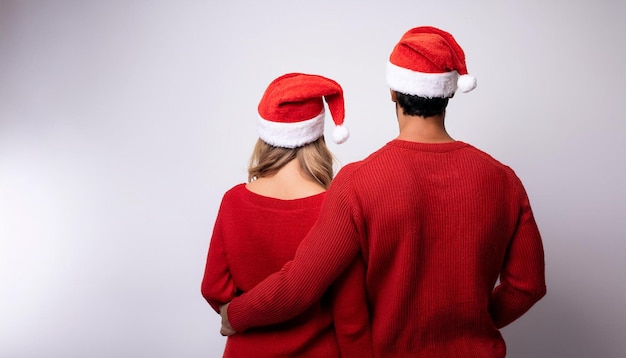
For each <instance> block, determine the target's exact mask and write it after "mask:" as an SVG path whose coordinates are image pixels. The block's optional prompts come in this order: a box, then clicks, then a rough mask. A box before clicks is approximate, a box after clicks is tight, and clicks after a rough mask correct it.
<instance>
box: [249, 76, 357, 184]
mask: <svg viewBox="0 0 626 358" xmlns="http://www.w3.org/2000/svg"><path fill="white" fill-rule="evenodd" d="M324 100H325V101H326V103H327V104H328V109H329V111H330V114H331V116H332V119H333V121H334V123H335V130H334V132H333V139H334V140H335V142H337V143H339V144H341V143H343V142H345V141H346V140H347V139H348V136H349V133H348V130H347V128H346V127H345V126H344V124H343V122H344V117H345V110H344V101H343V89H342V88H341V86H340V85H339V84H338V83H337V82H335V81H333V80H331V79H329V78H326V77H323V76H319V75H311V74H304V73H288V74H285V75H282V76H280V77H278V78H276V79H275V80H274V81H272V82H271V83H270V85H269V86H268V87H267V89H266V90H265V93H264V94H263V97H262V98H261V101H260V103H259V106H258V113H259V117H258V121H257V125H258V126H257V129H258V133H259V141H258V142H257V145H256V147H255V150H254V153H253V155H252V158H251V160H250V166H249V168H248V179H249V180H253V179H254V178H260V177H267V176H271V175H273V174H275V173H276V172H277V171H278V170H280V169H281V168H282V167H283V166H285V165H286V164H287V163H289V162H290V161H291V160H293V159H295V158H298V161H299V162H300V166H301V168H302V169H303V171H304V172H305V173H307V174H308V175H309V176H310V177H312V178H313V179H315V180H316V181H317V182H319V183H320V184H322V185H323V186H324V187H327V186H328V184H329V183H330V180H331V179H332V176H333V169H332V163H333V156H332V153H331V152H330V150H329V149H328V147H327V146H326V142H325V140H324V118H325V116H326V113H325V108H324Z"/></svg>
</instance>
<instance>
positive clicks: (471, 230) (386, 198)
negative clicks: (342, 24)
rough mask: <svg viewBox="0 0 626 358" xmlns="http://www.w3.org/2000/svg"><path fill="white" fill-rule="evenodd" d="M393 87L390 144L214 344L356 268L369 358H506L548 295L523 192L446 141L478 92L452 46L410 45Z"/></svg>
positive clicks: (450, 41) (493, 165)
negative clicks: (505, 335) (514, 327)
mask: <svg viewBox="0 0 626 358" xmlns="http://www.w3.org/2000/svg"><path fill="white" fill-rule="evenodd" d="M387 83H388V85H389V87H390V88H391V98H392V100H393V101H394V102H395V103H396V114H397V119H398V126H399V135H398V137H397V138H395V139H394V140H392V141H391V142H389V143H387V144H386V145H385V146H384V147H382V148H381V149H379V150H378V151H376V152H374V153H373V154H371V155H370V156H368V157H367V158H366V159H364V160H362V161H359V162H356V163H352V164H349V165H346V166H345V167H344V168H342V169H341V170H340V171H339V173H338V174H337V176H336V178H335V179H334V181H333V183H332V184H331V186H330V188H329V190H328V192H327V197H326V202H325V204H324V206H323V207H322V211H321V214H320V218H319V220H318V222H317V224H316V225H315V226H314V227H313V228H312V229H311V231H310V233H309V234H308V235H307V237H306V238H305V239H304V241H302V243H301V244H300V246H299V248H298V251H297V252H296V255H295V257H294V259H293V261H291V262H289V263H287V264H286V265H285V266H284V267H283V269H282V270H281V271H279V272H277V273H275V274H273V275H271V276H270V277H268V278H267V279H266V280H265V281H263V282H261V283H260V284H259V285H258V286H256V287H255V288H254V289H252V290H251V291H249V292H247V293H245V294H243V295H242V296H240V297H237V298H235V299H234V300H232V301H231V302H230V304H227V305H224V306H223V307H222V310H221V313H222V322H223V326H222V334H226V335H230V334H234V333H235V332H236V331H243V330H245V329H248V328H250V327H255V326H261V325H267V324H271V323H275V322H279V321H282V320H286V319H288V318H290V317H292V316H294V315H296V314H298V313H299V312H301V311H303V310H304V309H305V308H307V307H308V306H309V305H310V304H312V303H313V302H315V301H316V300H318V299H319V297H320V296H321V295H322V293H323V292H324V291H325V290H326V288H327V287H328V286H329V285H330V284H331V283H332V282H333V280H334V279H335V278H336V277H338V276H339V275H340V274H341V273H342V272H343V271H344V270H345V269H346V267H347V266H348V265H349V264H350V263H351V262H352V261H353V259H354V258H355V257H357V255H360V256H361V257H362V259H363V260H364V262H365V264H366V275H365V283H364V284H365V287H366V292H367V300H368V306H369V310H370V317H371V325H372V341H373V347H372V350H373V354H374V356H377V357H405V356H406V357H504V356H505V354H506V347H505V343H504V340H503V339H502V336H501V334H500V332H499V328H501V327H504V326H506V325H508V324H509V323H511V322H513V321H514V320H516V319H517V318H519V317H520V316H521V315H523V314H524V313H525V312H526V311H528V310H529V309H530V308H531V306H533V305H534V304H535V303H536V302H537V301H538V300H539V299H541V298H542V297H543V296H544V295H545V293H546V287H545V275H544V257H543V246H542V242H541V237H540V234H539V230H538V228H537V225H536V223H535V220H534V217H533V213H532V210H531V207H530V204H529V200H528V197H527V195H526V192H525V190H524V187H523V185H522V183H521V181H520V180H519V179H518V177H517V176H516V175H515V173H514V172H513V171H512V170H511V169H510V168H509V167H507V166H505V165H503V164H501V163H500V162H498V161H496V160H495V159H493V158H492V157H491V156H489V155H488V154H486V153H484V152H482V151H480V150H478V149H476V148H474V147H473V146H471V145H469V144H467V143H463V142H461V141H456V140H454V139H453V138H451V137H450V135H449V134H448V133H447V131H446V128H445V124H444V119H445V109H446V106H447V104H448V100H449V98H451V97H453V95H454V93H455V92H456V90H457V89H460V90H461V91H463V92H467V91H470V90H472V89H473V88H474V87H475V86H476V80H475V79H474V78H473V77H472V76H470V75H468V73H467V68H466V64H465V55H464V52H463V50H462V49H461V47H460V46H459V45H458V43H457V42H456V41H455V39H454V38H453V37H452V35H451V34H449V33H447V32H445V31H442V30H440V29H437V28H433V27H417V28H414V29H411V30H409V31H408V32H406V33H405V34H404V35H403V37H402V38H401V40H400V41H399V43H398V44H397V45H396V46H395V48H394V49H393V52H392V53H391V56H390V59H389V63H388V67H387ZM498 280H499V281H498Z"/></svg>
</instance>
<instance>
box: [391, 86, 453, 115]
mask: <svg viewBox="0 0 626 358" xmlns="http://www.w3.org/2000/svg"><path fill="white" fill-rule="evenodd" d="M449 99H450V98H449V97H446V98H440V97H435V98H426V97H420V96H415V95H410V94H405V93H400V92H398V91H396V100H397V103H398V104H399V105H400V108H402V111H403V112H404V114H405V115H408V116H420V117H432V116H437V115H442V114H443V113H444V112H445V111H446V107H447V106H448V100H449Z"/></svg>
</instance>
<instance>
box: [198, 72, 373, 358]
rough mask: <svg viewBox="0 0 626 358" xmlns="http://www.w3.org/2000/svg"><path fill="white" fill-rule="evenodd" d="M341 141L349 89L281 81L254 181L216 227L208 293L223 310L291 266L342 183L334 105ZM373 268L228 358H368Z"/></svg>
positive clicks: (246, 336) (225, 206)
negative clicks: (329, 123)
mask: <svg viewBox="0 0 626 358" xmlns="http://www.w3.org/2000/svg"><path fill="white" fill-rule="evenodd" d="M323 99H325V100H326V102H327V103H328V108H329V110H330V112H331V115H332V118H333V120H334V122H335V131H334V133H333V139H334V140H335V141H336V142H337V143H343V142H344V141H345V140H346V139H347V138H348V132H347V129H346V128H345V127H344V126H343V119H344V103H343V91H342V89H341V86H340V85H339V84H338V83H336V82H335V81H333V80H330V79H328V78H325V77H322V76H318V75H309V74H302V73H290V74H286V75H283V76H281V77H278V78H277V79H275V80H274V81H272V83H270V85H269V86H268V88H267V89H266V91H265V93H264V95H263V98H262V99H261V102H260V103H259V107H258V111H259V119H258V122H257V124H258V132H259V140H258V141H257V144H256V147H255V149H254V152H253V154H252V158H251V160H250V166H249V169H248V173H249V174H248V183H246V184H238V185H236V186H234V187H233V188H232V189H230V190H229V191H228V192H226V194H225V195H224V197H223V199H222V203H221V206H220V209H219V213H218V215H217V220H216V222H215V226H214V228H213V236H212V238H211V244H210V247H209V253H208V257H207V263H206V269H205V273H204V278H203V280H202V295H203V296H204V298H205V299H206V300H207V302H208V303H209V304H210V305H211V307H212V308H213V309H214V310H216V311H217V312H219V308H220V306H221V305H223V304H225V303H227V302H229V301H230V300H231V299H232V298H233V297H235V296H236V295H239V294H241V293H243V292H246V291H248V290H250V289H252V288H253V287H254V286H255V285H256V284H257V283H259V282H260V281H262V280H263V279H264V278H265V277H266V276H268V275H270V274H272V273H274V272H276V271H279V270H280V269H281V267H282V266H283V265H284V264H285V263H286V262H288V261H289V260H291V259H292V258H293V256H294V254H295V251H296V249H297V247H298V244H299V243H300V241H301V240H302V239H303V238H304V236H305V235H306V234H307V232H308V231H309V229H310V227H311V226H312V225H313V223H314V222H315V220H316V219H317V217H318V214H319V211H320V208H321V206H322V203H323V200H324V197H325V190H326V189H327V188H328V186H329V185H330V182H331V180H332V178H333V156H332V154H331V152H330V150H329V149H328V147H327V146H326V143H325V140H324V136H323V130H324V116H325V111H324V102H323ZM363 275H364V269H363V264H362V262H361V261H360V260H357V261H355V262H354V263H353V264H352V265H351V266H350V267H349V268H348V269H347V270H346V272H345V273H344V274H343V275H342V277H341V278H340V279H339V280H338V281H337V282H336V284H335V285H334V286H333V287H332V288H331V289H330V290H329V291H328V292H327V293H326V294H325V295H324V296H323V297H322V298H321V299H320V301H319V302H318V303H317V304H315V305H313V306H312V307H310V308H309V309H307V310H306V311H304V312H294V316H295V317H293V318H292V319H290V320H289V321H287V322H283V323H281V324H277V325H272V326H267V327H262V328H259V329H254V330H249V331H246V332H242V333H238V334H236V335H233V336H231V337H228V339H227V341H226V348H225V351H224V357H339V356H343V357H355V356H358V357H367V356H368V355H370V354H371V353H370V352H371V337H370V330H369V317H368V313H367V306H366V302H365V291H364V277H363Z"/></svg>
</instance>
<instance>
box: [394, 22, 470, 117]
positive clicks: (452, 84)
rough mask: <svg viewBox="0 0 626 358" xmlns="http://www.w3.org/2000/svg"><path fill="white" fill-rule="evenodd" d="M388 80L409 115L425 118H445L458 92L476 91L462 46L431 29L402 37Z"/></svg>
mask: <svg viewBox="0 0 626 358" xmlns="http://www.w3.org/2000/svg"><path fill="white" fill-rule="evenodd" d="M386 79H387V84H388V85H389V88H391V89H392V90H393V91H395V92H396V95H397V98H398V104H399V105H400V106H401V107H402V109H403V111H404V112H405V114H408V115H419V116H423V117H429V116H432V115H437V114H442V113H443V111H445V108H446V106H447V104H448V99H449V98H452V97H453V96H454V94H455V92H456V91H457V89H459V90H461V91H462V92H469V91H471V90H473V89H474V88H475V87H476V78H474V77H473V76H470V75H469V74H468V72H467V66H466V64H465V53H464V52H463V49H462V48H461V46H459V44H458V43H457V42H456V40H455V39H454V37H453V36H452V35H451V34H449V33H448V32H445V31H443V30H440V29H438V28H435V27H431V26H421V27H415V28H413V29H410V30H409V31H407V32H406V33H405V34H404V35H403V36H402V38H401V39H400V41H399V42H398V43H397V44H396V46H395V47H394V49H393V51H392V52H391V55H390V56H389V61H388V62H387V73H386Z"/></svg>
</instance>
